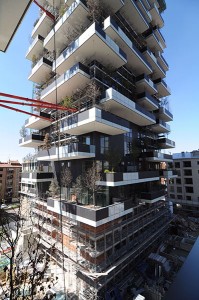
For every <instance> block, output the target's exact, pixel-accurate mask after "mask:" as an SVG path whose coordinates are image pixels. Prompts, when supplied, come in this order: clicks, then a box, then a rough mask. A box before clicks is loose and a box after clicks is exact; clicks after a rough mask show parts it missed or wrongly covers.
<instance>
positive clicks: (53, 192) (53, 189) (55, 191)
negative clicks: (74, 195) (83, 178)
mask: <svg viewBox="0 0 199 300" xmlns="http://www.w3.org/2000/svg"><path fill="white" fill-rule="evenodd" d="M49 193H50V196H51V197H53V198H54V197H57V196H58V195H59V194H60V186H59V184H58V182H57V180H56V179H55V178H53V180H52V181H51V184H50V186H49Z"/></svg>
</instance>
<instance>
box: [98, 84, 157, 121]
mask: <svg viewBox="0 0 199 300" xmlns="http://www.w3.org/2000/svg"><path fill="white" fill-rule="evenodd" d="M100 103H101V104H102V105H103V107H104V108H105V109H106V108H108V109H109V111H110V112H111V113H113V114H114V115H117V116H119V117H121V118H123V119H126V120H128V121H130V122H133V123H134V124H137V125H139V126H147V125H151V124H155V122H156V119H155V116H154V115H153V114H152V113H150V112H149V111H147V110H146V109H144V108H143V107H141V106H140V105H138V104H137V103H135V102H133V101H132V100H130V99H129V98H127V97H125V96H124V95H122V94H121V93H119V92H117V91H116V90H114V89H113V88H109V89H108V90H106V95H105V98H104V99H102V100H101V101H100Z"/></svg>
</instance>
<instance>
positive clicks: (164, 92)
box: [153, 78, 171, 98]
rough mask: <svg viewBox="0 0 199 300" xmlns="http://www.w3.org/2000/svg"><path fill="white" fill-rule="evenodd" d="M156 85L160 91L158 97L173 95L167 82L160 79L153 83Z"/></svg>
mask: <svg viewBox="0 0 199 300" xmlns="http://www.w3.org/2000/svg"><path fill="white" fill-rule="evenodd" d="M153 82H154V83H155V84H156V87H157V90H158V96H159V97H160V98H162V97H166V96H169V95H171V91H170V88H169V87H168V86H167V84H166V82H165V81H164V80H163V79H161V78H159V79H156V80H154V81H153Z"/></svg>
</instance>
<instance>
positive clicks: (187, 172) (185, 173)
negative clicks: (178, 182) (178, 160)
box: [184, 170, 192, 176]
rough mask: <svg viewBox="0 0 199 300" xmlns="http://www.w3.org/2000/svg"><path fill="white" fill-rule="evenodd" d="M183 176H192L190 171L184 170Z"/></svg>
mask: <svg viewBox="0 0 199 300" xmlns="http://www.w3.org/2000/svg"><path fill="white" fill-rule="evenodd" d="M184 175H185V176H192V170H184Z"/></svg>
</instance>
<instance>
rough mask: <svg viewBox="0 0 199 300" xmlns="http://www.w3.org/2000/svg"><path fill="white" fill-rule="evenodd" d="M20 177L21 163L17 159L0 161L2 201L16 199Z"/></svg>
mask: <svg viewBox="0 0 199 300" xmlns="http://www.w3.org/2000/svg"><path fill="white" fill-rule="evenodd" d="M20 178H21V164H20V163H19V162H18V160H16V161H12V160H10V161H8V162H6V163H5V162H1V163H0V187H1V191H0V193H1V197H0V198H1V199H2V202H5V203H6V202H12V201H16V200H17V199H18V196H19V190H20ZM1 199H0V200H1Z"/></svg>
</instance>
